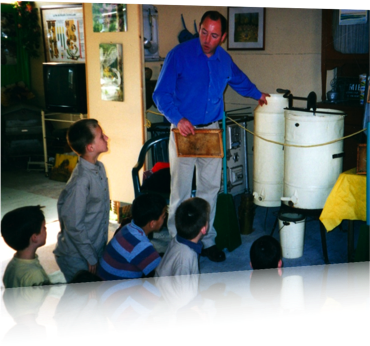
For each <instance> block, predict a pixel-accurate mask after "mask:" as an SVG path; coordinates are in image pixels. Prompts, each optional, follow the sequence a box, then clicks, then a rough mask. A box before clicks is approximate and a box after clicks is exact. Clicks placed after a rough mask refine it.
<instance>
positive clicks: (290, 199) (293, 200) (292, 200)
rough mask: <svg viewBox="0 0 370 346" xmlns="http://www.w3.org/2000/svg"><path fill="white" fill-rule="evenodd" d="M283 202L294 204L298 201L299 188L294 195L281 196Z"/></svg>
mask: <svg viewBox="0 0 370 346" xmlns="http://www.w3.org/2000/svg"><path fill="white" fill-rule="evenodd" d="M280 199H281V200H282V201H283V202H288V204H289V206H291V207H292V206H293V205H294V204H297V203H298V193H297V190H294V194H293V196H292V197H281V198H280Z"/></svg>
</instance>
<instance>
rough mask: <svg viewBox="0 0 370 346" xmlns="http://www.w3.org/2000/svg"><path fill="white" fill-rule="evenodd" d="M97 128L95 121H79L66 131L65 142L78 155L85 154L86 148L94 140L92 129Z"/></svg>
mask: <svg viewBox="0 0 370 346" xmlns="http://www.w3.org/2000/svg"><path fill="white" fill-rule="evenodd" d="M98 126H99V124H98V121H97V120H95V119H80V120H77V121H76V122H75V123H73V124H72V125H71V126H70V128H69V129H68V131H67V141H68V144H69V146H70V147H71V148H72V150H73V151H74V152H75V153H77V154H78V155H80V156H81V155H84V154H85V153H86V146H87V145H88V144H91V143H92V142H93V141H94V139H95V134H94V131H93V130H92V129H96V128H97V127H98Z"/></svg>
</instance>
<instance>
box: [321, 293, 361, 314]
mask: <svg viewBox="0 0 370 346" xmlns="http://www.w3.org/2000/svg"><path fill="white" fill-rule="evenodd" d="M365 311H366V302H363V303H362V304H354V305H348V306H342V304H340V303H338V302H337V301H336V300H334V299H333V298H330V297H327V298H326V301H325V304H324V305H323V306H322V308H321V309H320V313H319V314H320V315H325V314H335V313H345V312H365Z"/></svg>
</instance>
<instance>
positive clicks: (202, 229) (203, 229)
mask: <svg viewBox="0 0 370 346" xmlns="http://www.w3.org/2000/svg"><path fill="white" fill-rule="evenodd" d="M207 229H208V223H207V224H206V225H205V226H204V227H202V228H201V230H200V232H201V233H202V234H203V235H206V234H207Z"/></svg>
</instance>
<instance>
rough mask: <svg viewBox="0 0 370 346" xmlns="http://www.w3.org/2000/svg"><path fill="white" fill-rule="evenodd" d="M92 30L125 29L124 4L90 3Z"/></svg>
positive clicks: (125, 14) (125, 8) (115, 30)
mask: <svg viewBox="0 0 370 346" xmlns="http://www.w3.org/2000/svg"><path fill="white" fill-rule="evenodd" d="M92 14H93V31H94V32H120V31H127V6H126V5H125V4H105V3H104V4H95V3H93V4H92Z"/></svg>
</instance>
